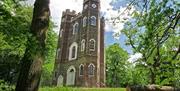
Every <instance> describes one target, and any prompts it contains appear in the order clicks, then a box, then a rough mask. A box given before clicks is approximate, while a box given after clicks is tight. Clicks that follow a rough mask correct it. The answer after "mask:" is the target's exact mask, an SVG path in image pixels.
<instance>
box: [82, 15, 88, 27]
mask: <svg viewBox="0 0 180 91" xmlns="http://www.w3.org/2000/svg"><path fill="white" fill-rule="evenodd" d="M86 25H87V17H86V16H85V17H84V18H83V27H85V26H86Z"/></svg>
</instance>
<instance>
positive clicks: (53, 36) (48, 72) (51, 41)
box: [41, 23, 58, 86]
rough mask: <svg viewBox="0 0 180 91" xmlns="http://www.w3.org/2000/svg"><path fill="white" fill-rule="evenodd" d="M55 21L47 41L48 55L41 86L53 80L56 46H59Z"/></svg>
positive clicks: (50, 28) (48, 84) (47, 84)
mask: <svg viewBox="0 0 180 91" xmlns="http://www.w3.org/2000/svg"><path fill="white" fill-rule="evenodd" d="M53 27H54V26H53V23H51V24H50V27H49V30H48V34H47V41H46V54H45V55H46V56H45V62H44V65H43V73H42V78H41V86H50V85H51V82H52V72H53V69H54V62H55V55H56V48H57V39H58V38H57V37H58V36H57V33H56V32H55V31H53Z"/></svg>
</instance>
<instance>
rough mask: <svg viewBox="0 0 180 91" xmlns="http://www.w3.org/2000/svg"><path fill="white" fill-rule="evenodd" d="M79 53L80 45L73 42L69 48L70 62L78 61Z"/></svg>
mask: <svg viewBox="0 0 180 91" xmlns="http://www.w3.org/2000/svg"><path fill="white" fill-rule="evenodd" d="M73 47H76V50H75V57H74V58H72V51H73ZM77 51H78V44H77V43H76V42H73V43H72V44H71V46H70V47H69V61H72V60H76V59H77Z"/></svg>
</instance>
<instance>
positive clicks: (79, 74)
mask: <svg viewBox="0 0 180 91" xmlns="http://www.w3.org/2000/svg"><path fill="white" fill-rule="evenodd" d="M81 67H83V70H82V71H83V72H82V73H83V74H82V75H81V74H80V73H81ZM83 75H84V65H83V64H81V65H80V66H79V76H83Z"/></svg>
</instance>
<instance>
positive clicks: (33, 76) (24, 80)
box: [16, 0, 50, 91]
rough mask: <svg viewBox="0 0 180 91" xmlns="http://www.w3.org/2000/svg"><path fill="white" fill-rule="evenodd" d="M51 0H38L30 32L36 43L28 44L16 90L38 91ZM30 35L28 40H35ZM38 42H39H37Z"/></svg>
mask: <svg viewBox="0 0 180 91" xmlns="http://www.w3.org/2000/svg"><path fill="white" fill-rule="evenodd" d="M49 16H50V9H49V0H36V1H35V4H34V12H33V19H32V23H31V28H30V33H31V34H32V36H33V37H35V40H36V41H33V42H35V44H36V45H33V44H34V43H32V41H31V42H30V41H29V42H30V43H29V44H28V45H27V48H26V51H25V55H24V57H23V59H22V61H21V69H20V74H19V78H18V81H17V85H16V91H38V87H39V83H40V77H41V70H42V65H43V60H44V50H45V39H46V33H47V30H48V26H49ZM33 37H29V39H28V40H33ZM36 42H37V43H36Z"/></svg>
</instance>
